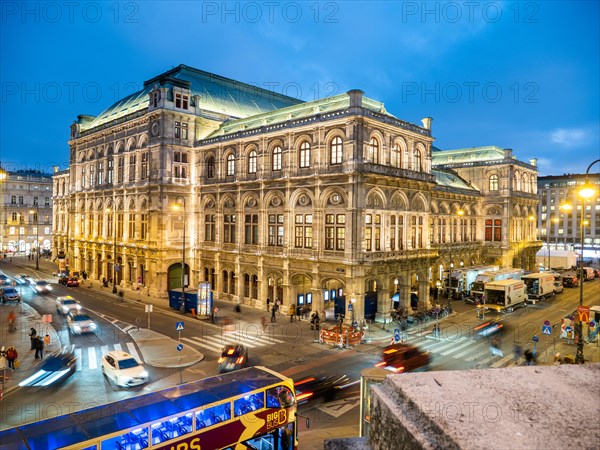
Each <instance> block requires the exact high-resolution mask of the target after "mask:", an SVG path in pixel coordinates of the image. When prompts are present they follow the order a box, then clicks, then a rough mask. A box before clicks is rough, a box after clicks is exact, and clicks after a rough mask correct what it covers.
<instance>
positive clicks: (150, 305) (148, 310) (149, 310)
mask: <svg viewBox="0 0 600 450" xmlns="http://www.w3.org/2000/svg"><path fill="white" fill-rule="evenodd" d="M153 306H154V305H152V304H149V305H144V308H145V312H147V313H151V312H152V307H153Z"/></svg>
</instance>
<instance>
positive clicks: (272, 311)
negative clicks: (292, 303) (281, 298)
mask: <svg viewBox="0 0 600 450" xmlns="http://www.w3.org/2000/svg"><path fill="white" fill-rule="evenodd" d="M276 313H277V305H273V307H272V308H271V322H277V318H276V317H275V314H276Z"/></svg>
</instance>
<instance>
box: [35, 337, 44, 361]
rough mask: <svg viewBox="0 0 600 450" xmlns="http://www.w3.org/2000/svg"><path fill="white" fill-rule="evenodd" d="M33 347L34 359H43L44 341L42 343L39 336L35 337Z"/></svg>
mask: <svg viewBox="0 0 600 450" xmlns="http://www.w3.org/2000/svg"><path fill="white" fill-rule="evenodd" d="M33 345H34V347H35V359H43V358H44V341H42V340H41V339H40V338H39V336H36V337H35V339H34V343H33Z"/></svg>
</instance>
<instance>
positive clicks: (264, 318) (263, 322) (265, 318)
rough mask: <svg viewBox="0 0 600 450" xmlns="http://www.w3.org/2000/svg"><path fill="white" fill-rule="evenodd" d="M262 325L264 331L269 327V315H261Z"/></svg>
mask: <svg viewBox="0 0 600 450" xmlns="http://www.w3.org/2000/svg"><path fill="white" fill-rule="evenodd" d="M260 325H261V326H262V331H263V333H264V332H265V329H266V328H267V317H266V316H260Z"/></svg>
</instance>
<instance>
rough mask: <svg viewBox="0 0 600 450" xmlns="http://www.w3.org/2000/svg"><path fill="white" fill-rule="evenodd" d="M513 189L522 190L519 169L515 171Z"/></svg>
mask: <svg viewBox="0 0 600 450" xmlns="http://www.w3.org/2000/svg"><path fill="white" fill-rule="evenodd" d="M513 189H514V190H515V191H520V190H521V176H520V174H519V171H516V172H515V176H514V179H513Z"/></svg>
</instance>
